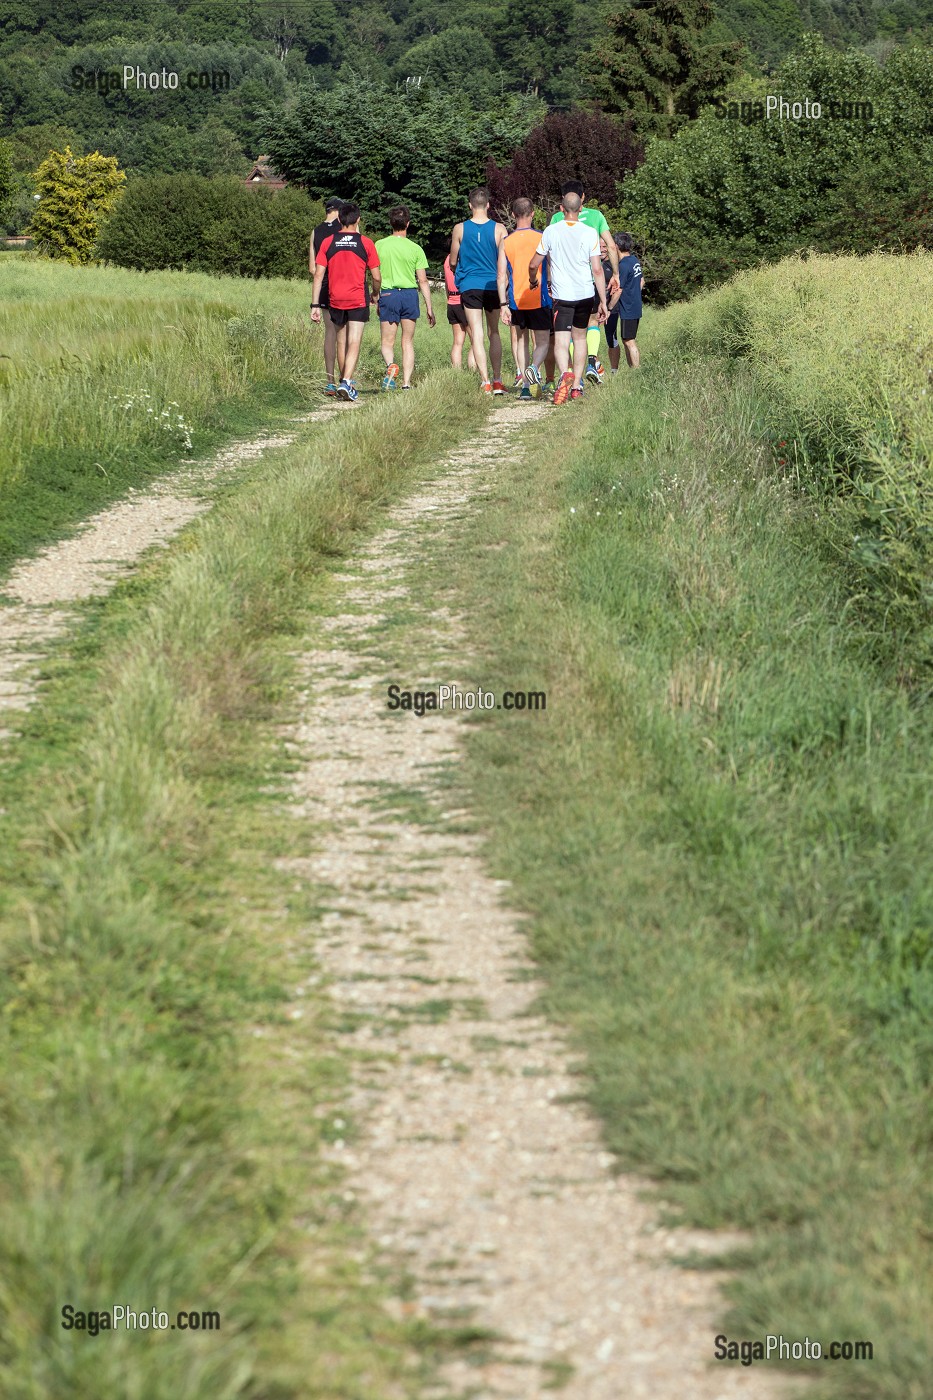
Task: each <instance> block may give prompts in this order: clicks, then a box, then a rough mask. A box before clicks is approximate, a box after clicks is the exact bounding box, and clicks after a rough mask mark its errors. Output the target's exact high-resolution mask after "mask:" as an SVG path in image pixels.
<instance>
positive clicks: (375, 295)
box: [363, 238, 382, 306]
mask: <svg viewBox="0 0 933 1400" xmlns="http://www.w3.org/2000/svg"><path fill="white" fill-rule="evenodd" d="M363 247H364V248H365V249H366V266H367V267H368V268H369V277H370V281H371V283H372V289H371V291H370V294H369V299H370V301H371V302H372V303H373V305H374V306H375V304H376V302H377V301H378V300H379V293H380V292H381V291H382V265H381V263H380V262H379V254H378V253H377V252H376V245H375V243H374V242H373V241H372V239H371V238H364V240H363Z"/></svg>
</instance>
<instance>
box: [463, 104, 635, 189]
mask: <svg viewBox="0 0 933 1400" xmlns="http://www.w3.org/2000/svg"><path fill="white" fill-rule="evenodd" d="M643 159H644V147H643V145H642V144H641V142H639V141H637V140H636V139H635V137H634V136H633V135H632V132H631V128H630V127H629V126H628V125H627V124H626V125H624V126H623V125H622V124H620V123H619V122H616V121H613V119H612V118H611V117H607V116H604V115H603V113H602V112H596V111H588V110H585V109H583V108H576V109H575V110H573V111H571V112H550V113H548V115H547V116H546V117H545V118H544V121H543V122H542V123H541V125H540V126H536V127H534V129H533V130H532V131H531V132H529V134H528V136H527V137H526V139H525V141H524V142H523V143H522V145H521V146H519V147H518V149H517V150H516V151H515V153H514V155H513V156H512V160H511V162H510V163H509V164H508V165H503V166H499V165H496V163H495V161H494V160H489V161H488V162H487V165H486V183H487V184H488V186H489V190H490V193H491V195H492V200H493V205H494V207H495V209H496V210H497V211H501V210H506V209H508V208H509V207H510V206H511V204H512V201H513V200H514V199H518V197H519V196H520V195H525V196H527V198H528V199H530V200H533V201H534V203H535V205H536V206H537V207H538V208H539V209H550V208H552V207H553V208H556V206H557V204H558V203H559V202H560V187H561V185H562V184H563V182H564V181H565V180H579V181H581V183H582V185H583V189H584V191H585V192H586V198H587V202H588V203H590V204H610V205H612V204H617V203H618V197H617V193H616V185H617V184H618V182H619V181H620V180H624V179H625V176H626V175H628V174H629V172H630V171H632V170H634V169H635V168H636V166H638V165H640V164H641V162H642V160H643Z"/></svg>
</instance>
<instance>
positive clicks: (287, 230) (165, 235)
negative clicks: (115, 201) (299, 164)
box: [98, 175, 323, 277]
mask: <svg viewBox="0 0 933 1400" xmlns="http://www.w3.org/2000/svg"><path fill="white" fill-rule="evenodd" d="M322 218H323V209H322V208H321V205H320V204H319V203H316V202H315V201H314V200H312V199H310V198H309V197H308V195H306V194H304V193H303V191H301V190H281V191H273V190H267V189H249V188H247V187H246V186H245V185H243V184H241V183H240V182H239V181H238V180H232V179H219V180H209V179H206V178H205V177H203V176H200V175H156V176H152V177H150V178H148V179H139V180H134V181H132V182H131V183H130V185H129V187H128V189H127V192H126V197H125V199H124V201H123V203H122V205H121V206H120V208H119V210H118V211H117V213H116V214H115V215H114V217H113V218H112V219H111V220H110V223H109V224H108V226H107V228H106V229H105V231H104V235H103V237H102V238H101V240H100V243H99V245H98V255H99V256H100V257H101V258H102V259H104V260H105V261H107V262H113V263H118V264H119V265H120V266H121V267H132V268H137V269H138V270H140V271H143V272H153V271H157V270H160V269H163V268H190V269H194V270H197V271H200V272H213V273H228V274H231V275H233V276H239V277H301V276H302V275H305V274H307V270H308V239H309V236H310V232H311V229H312V228H313V226H314V225H315V224H316V223H319V222H320V220H321V219H322Z"/></svg>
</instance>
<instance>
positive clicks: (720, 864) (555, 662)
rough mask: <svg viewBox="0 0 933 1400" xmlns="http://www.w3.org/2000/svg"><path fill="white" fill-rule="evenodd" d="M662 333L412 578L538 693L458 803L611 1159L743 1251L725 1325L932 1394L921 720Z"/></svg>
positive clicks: (787, 511) (491, 678) (931, 874)
mask: <svg viewBox="0 0 933 1400" xmlns="http://www.w3.org/2000/svg"><path fill="white" fill-rule="evenodd" d="M687 314H688V312H687V311H683V312H681V311H678V312H676V313H675V314H674V316H672V317H671V323H672V324H673V323H674V319H675V317H677V318H684V317H686V315H687ZM667 324H668V317H667V313H665V314H664V315H662V316H660V317H657V318H654V319H653V324H651V325H649V326H648V327H647V330H648V334H647V335H646V337H645V342H646V343H645V346H644V348H643V355H644V358H643V368H642V370H641V371H639V372H638V373H637V374H629V375H627V376H624V377H623V376H620V377H619V380H618V381H617V382H616V383H615V384H614V385H613V386H612V387H611V388H610V389H609V390H607V391H603V392H602V393H601V394H600V395H599V396H591V398H590V400H589V402H588V404H587V406H586V407H585V408H584V409H583V412H582V414H581V413H577V414H576V416H575V417H574V419H573V423H572V428H573V434H572V444H573V446H572V454H571V453H568V439H567V438H566V437H561V438H559V439H558V440H557V441H555V440H554V438H553V434H552V425H550V424H548V425H546V426H545V427H544V428H542V430H541V431H540V433H539V434H538V437H537V441H536V442H535V444H534V448H533V451H532V453H531V456H530V458H529V460H527V461H524V462H519V463H516V464H515V465H514V466H504V467H503V468H502V469H501V470H500V473H499V475H498V477H497V490H496V497H497V501H496V502H495V503H494V504H493V505H492V506H491V508H490V510H489V511H487V512H484V513H483V514H482V515H481V516H480V517H478V518H476V519H475V520H474V521H473V522H472V524H471V525H470V527H469V528H468V530H467V532H466V536H465V538H464V539H463V540H462V541H461V542H459V544H458V546H457V547H456V548H451V547H450V544H449V542H448V543H447V545H446V547H445V550H444V556H443V559H440V558H439V559H437V560H436V562H435V567H436V568H437V569H438V571H439V572H438V574H437V578H438V581H439V580H440V578H441V577H442V576H443V578H444V579H445V580H446V582H447V585H448V586H453V587H455V588H457V589H459V590H461V591H462V593H464V594H465V596H466V605H465V614H466V615H467V616H468V617H469V618H470V619H471V637H472V643H473V645H474V647H475V648H476V651H477V662H476V665H477V671H478V673H481V674H482V675H483V678H484V684H489V686H490V687H491V688H493V689H495V688H496V687H497V686H498V687H501V688H506V687H527V688H535V689H541V688H546V690H547V694H548V705H547V713H546V716H540V715H538V716H527V717H523V718H517V719H515V720H513V721H510V722H509V723H507V724H506V723H495V724H492V723H488V722H482V721H481V720H480V719H477V720H476V722H475V724H474V725H473V727H472V730H471V736H470V777H469V781H470V790H471V801H472V805H473V806H474V810H476V811H477V813H478V815H479V817H480V819H481V821H482V822H483V823H484V825H485V828H486V830H487V832H488V851H489V858H490V859H491V861H492V863H493V865H494V868H495V871H496V873H497V874H498V875H501V876H503V877H506V878H508V879H510V880H511V881H512V883H513V890H512V896H510V897H514V898H516V899H517V900H518V901H519V903H520V906H521V907H523V908H524V909H526V910H527V911H528V912H529V913H530V914H531V916H532V917H531V920H530V923H529V928H530V932H531V936H532V940H533V946H534V949H535V951H536V954H537V957H538V958H539V960H540V963H541V966H542V969H543V970H544V972H545V974H546V978H547V990H546V993H545V1001H546V1005H547V1006H548V1008H549V1009H550V1011H551V1013H552V1014H553V1015H555V1016H556V1017H557V1018H559V1019H560V1020H562V1021H564V1022H566V1023H567V1025H568V1026H569V1028H570V1031H571V1034H572V1036H573V1038H574V1040H575V1042H576V1044H577V1045H578V1046H579V1048H580V1049H581V1050H582V1051H583V1052H584V1055H585V1058H586V1062H587V1064H588V1066H589V1073H590V1086H591V1087H590V1095H591V1100H592V1102H593V1104H594V1106H595V1107H596V1109H597V1110H598V1112H599V1113H600V1115H601V1116H602V1118H603V1121H604V1124H605V1132H606V1135H607V1139H608V1141H609V1143H610V1144H611V1146H612V1148H613V1149H614V1150H615V1152H616V1153H617V1154H618V1156H619V1159H620V1161H621V1162H622V1163H623V1164H624V1165H626V1166H630V1167H636V1168H638V1169H640V1170H646V1171H647V1172H649V1173H650V1174H651V1175H652V1176H654V1177H655V1178H656V1179H658V1180H659V1182H660V1190H661V1193H662V1195H663V1198H664V1200H665V1201H667V1202H668V1203H670V1205H671V1206H672V1207H673V1208H674V1212H675V1214H679V1215H681V1217H682V1218H685V1219H687V1220H689V1221H693V1222H696V1223H697V1224H700V1225H704V1226H710V1227H721V1226H740V1227H743V1228H745V1229H747V1230H749V1231H751V1232H752V1243H751V1245H750V1246H749V1247H748V1248H747V1249H743V1250H741V1251H736V1252H734V1253H733V1254H732V1256H731V1262H732V1263H733V1264H735V1265H736V1266H737V1267H738V1268H739V1272H738V1274H737V1277H736V1279H735V1282H733V1283H731V1284H730V1285H729V1287H728V1298H729V1305H728V1307H726V1306H724V1307H723V1309H722V1313H721V1317H720V1319H718V1320H717V1330H722V1331H724V1332H726V1333H727V1334H728V1335H731V1336H733V1337H737V1338H742V1337H750V1338H756V1337H763V1336H764V1335H765V1334H766V1333H779V1332H780V1333H783V1335H784V1336H785V1337H787V1338H791V1339H793V1338H800V1339H803V1338H804V1337H806V1336H809V1337H811V1338H816V1339H820V1340H822V1341H823V1342H824V1343H825V1344H827V1345H828V1343H829V1341H831V1340H832V1339H838V1340H846V1339H851V1340H858V1339H867V1340H870V1341H873V1343H874V1348H875V1356H874V1361H873V1362H871V1363H861V1364H855V1363H852V1364H848V1365H845V1364H843V1363H838V1364H836V1365H829V1364H827V1365H822V1366H819V1367H817V1368H816V1370H815V1371H814V1372H813V1374H812V1375H810V1376H809V1377H808V1379H809V1380H810V1381H811V1382H812V1393H813V1394H814V1395H818V1396H826V1397H829V1396H832V1397H834V1400H843V1397H844V1400H863V1398H864V1400H867V1397H873V1398H874V1400H881V1397H884V1400H925V1397H926V1396H927V1395H928V1394H929V1375H930V1366H931V1362H933V1353H931V1337H930V1329H929V1317H930V1311H931V1302H933V1267H931V1258H930V1250H929V1235H928V1233H926V1232H927V1231H928V1222H929V1219H930V1210H931V1207H933V1191H931V1182H933V1172H931V1165H933V1163H931V1156H930V1146H931V1143H930V1133H929V1122H930V1119H929V1092H930V1080H931V1073H933V1036H931V1029H930V1028H931V1024H933V954H931V943H930V930H931V926H933V867H931V863H930V860H929V851H930V849H931V848H933V790H931V786H930V782H929V774H930V772H931V768H933V716H931V712H930V710H929V708H928V707H923V706H920V705H918V704H917V703H916V700H915V698H911V697H910V696H909V695H908V694H907V693H905V691H904V690H903V689H902V688H901V687H899V686H898V685H897V684H895V683H893V682H890V681H889V680H888V679H886V673H885V672H883V671H882V670H880V669H879V668H878V666H877V664H876V661H875V657H874V652H873V644H872V642H871V639H870V638H868V637H867V636H866V635H865V634H864V633H863V631H862V630H861V629H860V627H859V626H858V625H857V622H856V616H855V613H854V611H853V609H852V608H851V607H850V606H848V601H847V600H848V594H847V586H846V581H845V579H844V578H843V575H842V571H841V570H840V568H839V557H838V550H837V544H838V521H837V520H836V519H835V518H834V514H833V506H832V503H831V502H827V503H826V504H825V505H820V506H817V504H816V503H815V502H814V499H813V498H812V497H810V496H808V495H807V494H806V493H800V492H799V491H798V490H797V489H796V483H795V482H794V481H793V480H792V479H791V478H788V477H787V476H786V475H785V474H784V473H783V472H781V471H778V470H776V469H775V463H774V459H773V455H772V452H771V449H770V437H771V412H772V408H773V404H772V403H771V402H770V401H769V399H767V398H766V397H764V396H763V395H762V392H761V390H760V388H759V386H758V383H757V380H756V376H755V373H754V372H753V371H750V370H749V369H748V368H747V367H739V368H738V369H736V367H735V366H734V365H728V364H724V363H722V362H718V363H717V362H713V361H711V360H709V359H706V360H705V361H699V362H697V361H693V362H684V361H683V360H682V359H681V358H680V355H679V354H678V353H676V352H675V351H673V350H672V349H671V345H670V340H669V339H668V337H667ZM562 421H563V420H562ZM567 423H568V425H570V419H569V418H568V420H567ZM503 540H507V541H508V548H506V549H503V548H501V542H502V541H503ZM420 586H421V587H422V589H427V588H429V587H430V581H429V579H422V580H421V583H420ZM924 1222H927V1223H926V1224H924ZM712 1350H713V1337H712V1335H711V1336H710V1360H711V1361H712ZM795 1369H797V1368H795Z"/></svg>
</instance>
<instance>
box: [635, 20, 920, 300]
mask: <svg viewBox="0 0 933 1400" xmlns="http://www.w3.org/2000/svg"><path fill="white" fill-rule="evenodd" d="M769 91H770V92H771V93H773V94H775V95H781V94H782V95H783V96H784V98H785V100H786V101H787V102H788V103H791V102H801V103H802V102H803V101H804V100H805V99H807V98H809V99H810V100H811V101H819V102H820V103H821V106H822V109H823V116H821V117H819V118H811V119H809V120H807V119H803V120H797V121H795V120H793V119H784V120H780V119H778V118H777V117H772V118H771V119H770V120H768V119H759V118H758V117H756V116H755V114H754V109H753V108H752V107H751V105H750V106H749V108H748V109H747V117H748V120H745V121H743V120H730V119H729V118H728V116H727V111H726V108H725V107H722V108H720V110H719V111H718V112H717V111H715V110H709V111H707V112H706V113H704V114H703V115H702V116H701V117H700V118H699V119H698V120H697V121H695V122H691V123H690V124H689V125H688V126H687V127H686V128H685V129H684V130H682V131H681V132H680V133H679V134H678V135H677V136H676V137H675V138H674V139H673V140H671V141H660V140H655V141H652V142H651V143H650V144H649V146H648V150H647V153H646V156H645V161H644V163H643V165H641V167H640V168H639V169H638V170H637V171H636V172H635V173H634V174H633V175H632V176H631V178H629V179H628V180H626V182H625V184H624V186H623V188H622V189H621V190H620V196H619V197H620V198H621V199H622V201H623V203H624V208H625V216H624V221H623V222H624V224H627V225H628V226H629V227H630V228H632V229H633V231H634V232H635V233H636V235H637V236H638V237H639V238H640V239H641V240H642V241H643V242H644V244H645V256H646V264H647V266H646V274H647V273H648V272H650V274H652V275H653V276H654V278H655V279H656V287H655V299H656V300H661V301H673V300H677V299H679V298H681V297H685V296H689V295H691V294H692V293H693V292H694V291H695V290H697V288H698V287H700V286H703V285H704V284H705V285H710V284H714V283H716V282H719V281H722V280H723V279H724V278H725V277H728V276H730V275H731V274H732V273H733V272H735V271H736V270H738V269H740V268H742V267H747V266H749V265H750V264H752V263H754V262H755V261H761V260H768V261H777V260H778V259H780V258H782V257H786V256H787V255H788V254H790V253H794V252H796V251H801V250H805V249H808V248H813V249H816V250H818V251H821V252H867V251H869V250H871V249H875V248H882V249H887V250H890V251H910V250H911V249H913V248H916V247H920V246H923V245H924V244H925V243H927V242H928V241H929V238H930V235H931V232H933V220H931V218H930V214H929V210H930V207H931V206H930V198H931V194H933V190H931V175H930V171H931V169H933V52H931V50H930V49H928V48H922V47H920V46H916V47H911V48H903V49H897V50H895V51H894V52H893V53H892V54H891V55H890V56H889V58H888V59H887V61H886V62H885V63H884V64H881V63H878V62H876V61H875V60H874V59H873V58H871V57H870V56H869V55H868V54H866V53H864V52H860V51H857V50H849V51H848V52H843V53H839V52H836V51H834V50H831V49H829V48H827V47H826V46H825V45H824V44H823V42H822V41H821V40H819V39H817V38H815V37H814V36H812V35H810V36H809V37H808V38H807V39H806V40H805V41H804V43H803V44H802V46H801V48H800V50H799V52H798V53H796V54H794V55H793V56H792V57H791V58H789V59H788V60H787V62H786V63H785V64H784V65H783V67H782V68H781V71H780V73H779V75H778V76H777V77H776V78H775V79H774V80H773V81H772V82H771V84H770V87H769ZM756 97H757V100H758V102H759V104H760V103H761V94H756ZM832 102H836V103H845V102H849V103H853V102H859V103H863V104H869V110H868V111H867V112H865V114H864V115H859V116H853V117H851V118H845V117H843V118H842V119H834V118H833V117H832V116H831V115H830V111H831V108H830V104H831V103H832Z"/></svg>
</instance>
